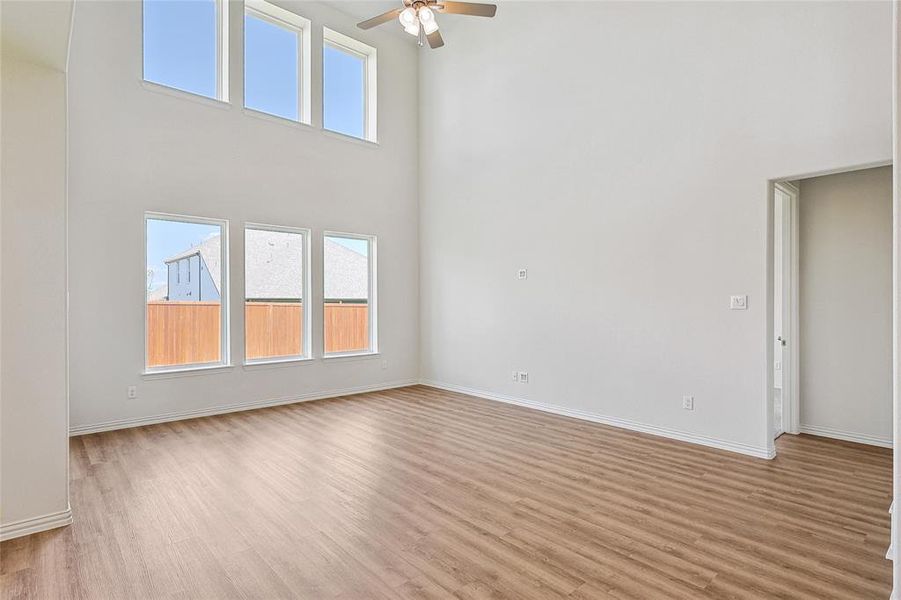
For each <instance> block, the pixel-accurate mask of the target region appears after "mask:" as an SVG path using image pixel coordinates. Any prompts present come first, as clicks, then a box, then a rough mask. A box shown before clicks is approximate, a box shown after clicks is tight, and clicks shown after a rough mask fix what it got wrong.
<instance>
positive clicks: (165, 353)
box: [146, 218, 222, 367]
mask: <svg viewBox="0 0 901 600" xmlns="http://www.w3.org/2000/svg"><path fill="white" fill-rule="evenodd" d="M221 240H222V227H221V226H219V225H210V224H205V223H191V222H185V221H169V220H163V219H153V218H148V219H147V357H146V361H147V366H148V367H164V366H172V365H189V364H198V363H214V362H219V361H220V360H222V357H221V351H222V344H221V343H220V340H221V333H222V332H221V331H220V329H221V325H222V319H221V314H222V313H221V310H222V307H221V298H220V290H221V281H222V273H221V262H222V247H221V246H222V245H221Z"/></svg>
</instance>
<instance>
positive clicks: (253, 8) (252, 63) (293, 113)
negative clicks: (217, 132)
mask: <svg viewBox="0 0 901 600" xmlns="http://www.w3.org/2000/svg"><path fill="white" fill-rule="evenodd" d="M309 61H310V21H308V20H307V19H304V18H303V17H301V16H299V15H296V14H294V13H292V12H290V11H287V10H285V9H283V8H279V7H278V6H275V5H273V4H270V3H269V2H265V1H263V0H246V1H245V3H244V106H245V107H247V108H250V109H253V110H258V111H260V112H264V113H268V114H271V115H275V116H277V117H283V118H285V119H291V120H292V121H301V122H304V123H309V122H310V67H309V64H310V63H309Z"/></svg>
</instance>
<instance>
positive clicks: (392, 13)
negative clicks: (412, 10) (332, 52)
mask: <svg viewBox="0 0 901 600" xmlns="http://www.w3.org/2000/svg"><path fill="white" fill-rule="evenodd" d="M402 10H403V9H402V8H395V9H394V10H389V11H388V12H386V13H382V14H380V15H379V16H377V17H372V18H371V19H367V20H365V21H363V22H361V23H357V27H359V28H360V29H372V28H373V27H375V26H376V25H381V24H382V23H387V22H388V21H390V20H391V19H396V18H397V15H399V14H400V11H402Z"/></svg>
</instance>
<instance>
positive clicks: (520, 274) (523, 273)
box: [516, 269, 529, 279]
mask: <svg viewBox="0 0 901 600" xmlns="http://www.w3.org/2000/svg"><path fill="white" fill-rule="evenodd" d="M528 277H529V270H528V269H520V270H519V271H517V272H516V278H517V279H528Z"/></svg>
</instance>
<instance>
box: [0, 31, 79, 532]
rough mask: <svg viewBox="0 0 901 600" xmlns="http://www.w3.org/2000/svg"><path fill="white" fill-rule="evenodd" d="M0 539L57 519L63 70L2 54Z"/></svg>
mask: <svg viewBox="0 0 901 600" xmlns="http://www.w3.org/2000/svg"><path fill="white" fill-rule="evenodd" d="M2 54H3V56H2V65H0V72H2V77H0V87H2V107H3V110H2V118H0V129H2V136H0V140H2V142H0V156H2V160H0V196H2V203H0V204H2V208H0V210H2V213H3V220H2V226H0V227H2V230H0V262H2V266H0V272H2V274H3V281H2V300H0V304H2V307H3V312H2V316H0V330H2V336H0V353H2V357H3V358H2V364H0V398H2V404H0V423H2V425H0V477H2V481H0V511H2V514H0V523H2V525H0V538H4V539H6V538H9V537H14V536H17V535H23V534H25V533H30V532H31V531H34V530H39V529H46V528H47V527H49V526H57V525H62V524H65V523H66V522H68V521H69V520H70V518H71V517H70V514H69V497H68V459H69V444H68V436H67V429H66V428H67V412H66V411H67V401H66V76H65V73H63V72H62V71H58V70H54V69H50V68H48V67H46V66H41V65H38V64H34V63H32V62H29V61H28V60H27V58H23V57H21V56H19V55H18V54H15V55H14V54H13V52H11V51H10V50H9V48H8V47H5V48H4V49H3V52H2Z"/></svg>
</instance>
